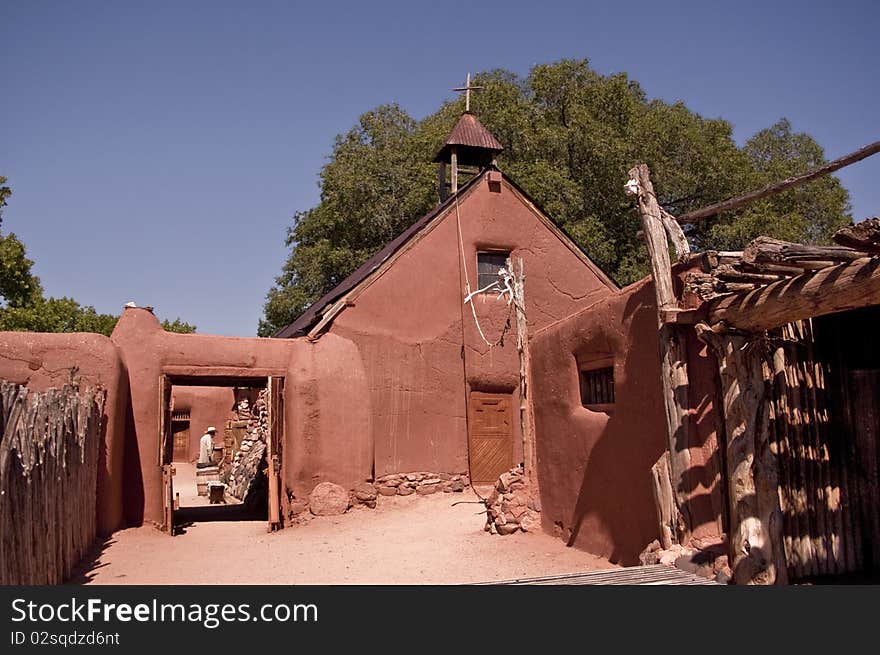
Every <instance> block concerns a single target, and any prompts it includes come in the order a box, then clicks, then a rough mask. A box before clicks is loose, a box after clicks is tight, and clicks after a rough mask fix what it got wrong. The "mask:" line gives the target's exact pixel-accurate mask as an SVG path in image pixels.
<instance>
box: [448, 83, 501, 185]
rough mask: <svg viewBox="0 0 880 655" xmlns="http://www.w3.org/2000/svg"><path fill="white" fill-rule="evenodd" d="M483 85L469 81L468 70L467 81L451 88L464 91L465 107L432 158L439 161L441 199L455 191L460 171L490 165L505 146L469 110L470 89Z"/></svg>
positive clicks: (473, 171) (474, 171)
mask: <svg viewBox="0 0 880 655" xmlns="http://www.w3.org/2000/svg"><path fill="white" fill-rule="evenodd" d="M482 88H483V87H481V86H474V85H472V84H471V74H470V73H468V75H467V83H466V84H465V85H464V86H462V87H456V88H455V89H453V91H463V92H464V94H465V110H464V113H463V114H462V115H461V118H459V119H458V123H456V124H455V127H454V128H452V132H450V134H449V137H448V138H447V139H446V141H445V142H444V143H443V146H442V147H441V148H440V151H439V152H438V153H437V156H436V157H434V162H436V163H437V164H439V167H438V171H437V185H438V191H439V195H440V202H443V201H444V200H446V198H448V197H449V196H450V195H451V194H453V193H456V192H457V191H458V186H459V184H458V181H459V175H460V174H465V175H476V174H478V173H479V172H480V171H482V170H483V169H484V168H486V167H487V166H493V165H494V164H495V158H496V157H497V156H498V153H500V152H501V151H502V150H504V147H503V146H502V145H501V144H500V143H499V142H498V139H496V138H495V137H494V136H492V133H491V132H490V131H489V130H487V129H486V128H485V126H483V124H482V123H481V122H480V121H479V120H478V119H477V117H476V116H474V115H473V114H472V113H471V91H476V90H479V89H482ZM447 171H448V173H447Z"/></svg>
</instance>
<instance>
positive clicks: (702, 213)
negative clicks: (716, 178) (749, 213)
mask: <svg viewBox="0 0 880 655" xmlns="http://www.w3.org/2000/svg"><path fill="white" fill-rule="evenodd" d="M878 152H880V141H875V142H874V143H872V144H870V145H867V146H865V147H864V148H860V149H858V150H856V151H855V152H852V153H850V154H848V155H845V156H843V157H841V158H840V159H835V160H834V161H832V162H829V163H827V164H824V165H823V166H819V167H817V168H814V169H812V170H810V171H807V172H806V173H802V174H801V175H795V176H793V177H789V178H787V179H785V180H782V181H781V182H777V183H776V184H771V185H770V186H767V187H764V188H763V189H760V190H758V191H752V192H750V193H746V194H745V195H742V196H737V197H735V198H730V199H728V200H724V201H723V202H718V203H715V204H714V205H709V206H708V207H703V208H702V209H698V210H696V211H692V212H690V213H689V214H684V215H682V216H679V217H678V222H679V223H682V224H684V223H696V222H697V221H700V220H703V219H704V218H709V217H710V216H715V214H719V213H721V212H723V211H730V210H732V209H737V208H739V207H742V206H743V205H747V204H749V203H751V202H755V201H756V200H761V199H762V198H766V197H768V196H772V195H775V194H777V193H782V192H783V191H787V190H788V189H793V188H794V187H797V186H801V185H803V184H806V183H807V182H812V181H813V180H815V179H816V178H819V177H822V176H823V175H828V174H829V173H833V172H834V171H836V170H839V169H841V168H843V167H844V166H849V165H850V164H854V163H856V162H857V161H861V160H862V159H865V158H866V157H870V156H871V155H875V154H877V153H878Z"/></svg>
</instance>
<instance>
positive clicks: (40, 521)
mask: <svg viewBox="0 0 880 655" xmlns="http://www.w3.org/2000/svg"><path fill="white" fill-rule="evenodd" d="M103 413H104V392H103V391H101V390H84V391H81V390H79V388H78V385H77V384H76V383H75V382H73V383H71V384H69V385H65V386H64V387H63V388H61V389H50V390H48V391H45V392H35V391H31V390H29V389H27V388H25V387H21V386H19V385H15V384H11V383H9V382H2V384H0V438H2V441H0V584H4V585H11V584H30V585H36V584H59V583H61V582H64V581H65V580H66V579H68V578H69V577H70V574H71V572H72V570H73V567H74V566H75V565H76V564H77V563H78V562H79V561H80V559H81V558H82V557H83V555H85V554H86V552H87V550H88V549H89V548H90V546H91V545H92V543H93V542H94V540H95V535H96V530H95V501H96V484H97V471H98V447H99V442H100V438H101V422H102V417H103Z"/></svg>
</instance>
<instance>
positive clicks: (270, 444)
mask: <svg viewBox="0 0 880 655" xmlns="http://www.w3.org/2000/svg"><path fill="white" fill-rule="evenodd" d="M268 389H269V393H268V396H269V398H268V406H269V430H268V432H269V433H268V435H267V437H266V463H267V464H268V466H269V470H268V475H269V526H268V530H269V532H271V531H273V530H278V529H279V528H281V527H283V520H282V512H281V501H282V498H281V486H282V485H281V451H282V447H283V445H284V378H281V377H272V378H269V387H268Z"/></svg>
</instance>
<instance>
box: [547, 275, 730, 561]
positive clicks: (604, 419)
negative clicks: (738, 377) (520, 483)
mask: <svg viewBox="0 0 880 655" xmlns="http://www.w3.org/2000/svg"><path fill="white" fill-rule="evenodd" d="M653 293H654V292H653V286H652V285H651V284H650V280H644V281H642V282H639V283H636V284H634V285H632V286H630V287H627V288H626V289H623V290H621V291H620V292H619V293H617V294H615V295H614V296H612V297H610V298H607V299H604V300H602V301H600V302H598V303H596V304H595V305H593V306H591V307H589V308H587V309H584V310H582V311H581V312H579V313H577V314H574V315H572V316H571V317H569V318H567V319H564V320H563V321H560V322H559V323H557V324H555V325H553V326H551V327H549V328H547V329H546V330H544V331H541V332H539V333H537V334H536V335H535V337H534V339H533V344H534V345H533V349H532V370H533V389H534V402H535V416H536V428H537V437H538V438H537V444H538V455H539V462H538V468H539V476H540V478H539V479H540V483H541V497H542V508H543V515H544V516H543V522H544V527H545V528H546V529H551V530H554V531H555V532H556V534H558V535H559V536H560V537H562V538H563V539H564V540H565V541H566V542H567V543H568V545H574V546H577V547H579V548H583V549H585V550H587V551H589V552H592V553H594V554H597V555H601V556H604V557H608V558H609V559H610V560H611V561H612V562H615V563H620V564H624V565H631V564H637V563H638V556H639V554H640V553H641V552H642V551H643V550H644V549H645V547H646V546H648V544H650V543H651V542H652V541H653V540H654V539H657V538H658V536H659V534H658V533H659V527H658V518H657V511H656V508H655V502H654V492H653V488H652V482H651V479H652V475H651V468H652V466H653V465H654V464H655V463H656V462H657V460H658V459H659V458H660V457H661V455H662V454H663V453H664V452H665V451H666V449H667V438H666V417H665V410H664V406H663V397H662V387H661V382H660V355H659V344H658V340H657V315H656V309H655V304H654V296H653ZM688 346H689V349H690V350H693V351H694V354H693V355H691V360H690V361H691V362H692V363H693V366H694V369H695V370H694V372H695V373H696V374H697V375H696V378H697V380H698V381H697V383H696V384H694V385H692V387H691V388H685V389H681V390H679V393H681V394H682V395H683V396H685V397H686V399H687V400H686V405H685V406H687V407H689V408H690V410H689V416H688V421H689V425H688V434H689V437H688V442H689V443H688V445H689V449H690V452H691V459H692V467H691V468H690V469H689V470H688V472H687V474H686V479H685V481H684V490H685V491H686V492H687V494H688V496H689V501H688V503H687V505H686V508H685V511H687V512H689V513H690V514H691V515H692V516H693V517H694V518H695V523H696V524H697V525H699V526H700V528H699V532H700V535H713V536H714V537H715V538H717V535H718V533H719V521H718V517H719V514H720V511H721V509H720V503H721V500H720V495H719V492H720V488H719V484H720V476H719V474H718V472H717V471H718V467H717V461H716V460H717V456H716V451H717V434H716V430H717V426H718V420H717V414H716V411H715V403H714V401H713V398H712V393H713V391H712V390H713V388H714V387H713V384H714V371H715V368H714V366H715V363H714V358H713V357H712V356H711V355H709V354H708V352H707V350H706V348H705V347H703V345H702V344H700V343H699V342H697V341H696V339H695V338H694V341H693V343H690V342H689V344H688ZM596 361H607V362H608V363H607V364H603V365H605V366H610V365H611V362H612V361H613V366H614V372H613V378H614V379H613V384H614V402H613V403H612V404H607V405H603V406H601V407H598V408H597V407H594V406H584V405H583V404H582V403H581V393H580V375H581V373H580V372H581V370H590V369H592V368H593V367H592V366H590V365H589V364H590V363H591V362H593V363H594V362H596ZM696 532H697V531H696V530H695V533H696Z"/></svg>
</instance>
